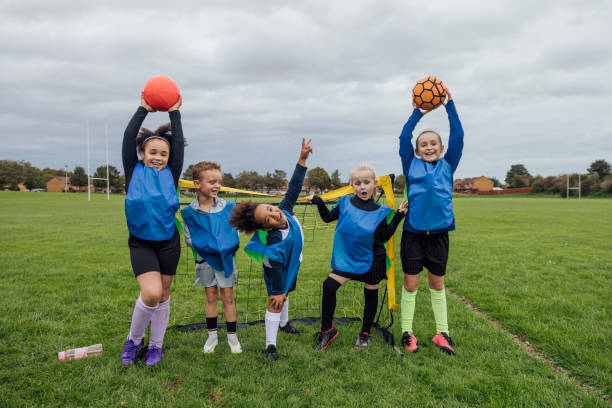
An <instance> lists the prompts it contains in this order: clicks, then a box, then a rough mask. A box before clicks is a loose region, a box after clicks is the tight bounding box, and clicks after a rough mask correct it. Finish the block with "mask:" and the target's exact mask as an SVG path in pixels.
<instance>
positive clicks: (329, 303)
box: [321, 277, 342, 332]
mask: <svg viewBox="0 0 612 408" xmlns="http://www.w3.org/2000/svg"><path fill="white" fill-rule="evenodd" d="M340 286H342V285H340V283H339V282H338V281H337V280H335V279H332V278H330V277H327V279H325V281H324V282H323V297H322V299H321V331H322V332H325V331H327V330H329V329H331V328H332V324H333V323H332V321H333V319H334V310H336V291H337V290H338V288H339V287H340Z"/></svg>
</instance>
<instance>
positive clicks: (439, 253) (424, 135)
mask: <svg viewBox="0 0 612 408" xmlns="http://www.w3.org/2000/svg"><path fill="white" fill-rule="evenodd" d="M442 86H443V88H444V91H445V94H446V95H447V96H448V99H447V102H446V103H445V107H446V112H447V114H448V120H449V124H450V136H449V142H448V150H447V151H446V154H445V155H444V156H443V157H442V153H443V152H444V146H443V145H442V139H441V138H440V135H439V134H438V133H437V132H435V131H433V130H426V131H424V132H421V133H420V134H419V135H418V136H417V138H416V142H415V147H414V148H413V146H412V142H411V139H412V131H413V130H414V128H415V127H416V125H417V123H418V122H419V120H420V119H421V118H422V117H423V115H424V114H426V113H428V112H429V111H423V110H420V109H419V106H418V105H417V102H418V101H415V100H413V106H414V110H413V112H412V115H411V116H410V118H409V119H408V122H406V124H405V125H404V128H403V130H402V133H401V135H400V150H399V153H400V157H401V160H402V167H403V172H404V176H405V177H406V192H407V196H408V201H409V203H410V208H409V211H408V213H407V215H406V219H405V220H404V231H403V232H402V243H401V258H402V268H403V270H404V288H403V290H402V300H401V311H402V312H401V313H402V332H403V335H402V345H403V347H404V348H405V349H406V351H408V352H411V353H414V352H417V351H418V344H417V343H418V342H417V338H416V337H415V336H414V334H413V332H412V321H413V317H414V309H415V300H416V294H417V289H418V286H419V274H420V272H421V271H422V270H423V267H425V268H427V270H428V281H429V291H430V294H431V305H432V309H433V312H434V318H435V321H436V332H437V334H436V335H435V336H434V337H433V339H432V342H433V343H434V344H435V345H436V346H437V347H439V348H440V349H441V350H443V351H444V352H446V353H448V354H455V350H454V348H453V342H452V340H451V337H450V333H449V330H448V320H447V313H446V294H445V292H444V275H445V274H446V263H447V259H448V248H449V242H448V232H449V231H453V230H454V229H455V217H454V213H453V201H452V199H453V174H454V172H455V170H456V169H457V166H458V165H459V160H460V159H461V153H462V150H463V128H462V127H461V122H460V121H459V116H458V115H457V110H456V109H455V104H454V102H453V100H452V97H451V94H450V92H448V89H447V88H446V86H445V85H443V84H442Z"/></svg>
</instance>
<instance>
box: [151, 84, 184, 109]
mask: <svg viewBox="0 0 612 408" xmlns="http://www.w3.org/2000/svg"><path fill="white" fill-rule="evenodd" d="M142 96H143V98H144V100H145V102H146V103H147V104H148V105H149V106H150V107H151V108H153V109H154V110H159V111H167V110H168V109H170V108H171V107H172V106H173V105H174V104H176V103H177V102H178V100H179V98H180V96H181V94H180V92H179V89H178V86H177V85H176V82H174V81H173V80H172V79H170V78H168V77H166V76H156V77H153V78H151V79H149V81H148V82H147V84H146V85H145V87H144V91H143V92H142Z"/></svg>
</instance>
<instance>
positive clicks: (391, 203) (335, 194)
mask: <svg viewBox="0 0 612 408" xmlns="http://www.w3.org/2000/svg"><path fill="white" fill-rule="evenodd" d="M376 181H377V183H378V185H379V186H381V187H382V189H383V191H384V192H385V198H386V199H387V206H388V207H391V208H393V209H395V200H394V198H393V186H392V185H391V178H390V177H389V175H388V174H386V175H384V176H380V177H378V178H377V179H376ZM179 186H181V187H184V188H192V189H195V188H196V187H195V185H194V184H193V181H191V180H179ZM221 191H225V192H228V193H239V194H248V195H256V196H263V197H277V198H282V197H284V195H281V194H266V193H258V192H256V191H249V190H242V189H239V188H233V187H225V186H221ZM354 192H355V190H354V189H353V187H351V186H350V185H348V186H344V187H340V188H338V189H336V190H332V191H328V192H327V193H324V194H321V195H320V196H319V197H321V199H322V200H324V201H325V200H333V199H334V198H339V197H342V196H345V195H348V194H353V193H354ZM389 192H390V195H389ZM298 201H306V199H304V198H298Z"/></svg>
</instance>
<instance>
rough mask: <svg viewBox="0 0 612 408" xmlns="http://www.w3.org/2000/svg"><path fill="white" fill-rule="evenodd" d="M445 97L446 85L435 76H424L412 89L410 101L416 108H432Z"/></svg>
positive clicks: (440, 103)
mask: <svg viewBox="0 0 612 408" xmlns="http://www.w3.org/2000/svg"><path fill="white" fill-rule="evenodd" d="M445 99H446V87H445V86H444V83H443V82H442V81H440V80H439V79H438V78H436V77H432V76H430V77H425V78H421V79H419V80H418V81H417V83H416V85H415V86H414V89H413V90H412V101H413V102H414V103H415V104H416V106H417V108H418V109H423V110H433V109H436V108H437V107H438V106H440V105H442V103H443V102H444V100H445Z"/></svg>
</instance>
